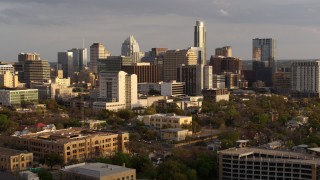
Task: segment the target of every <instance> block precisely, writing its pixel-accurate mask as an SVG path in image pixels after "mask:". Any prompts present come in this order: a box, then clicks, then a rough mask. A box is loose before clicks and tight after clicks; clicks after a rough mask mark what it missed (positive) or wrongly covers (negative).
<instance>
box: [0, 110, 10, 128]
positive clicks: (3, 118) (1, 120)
mask: <svg viewBox="0 0 320 180" xmlns="http://www.w3.org/2000/svg"><path fill="white" fill-rule="evenodd" d="M8 125H9V119H8V116H7V115H4V114H0V130H6V129H7V128H8Z"/></svg>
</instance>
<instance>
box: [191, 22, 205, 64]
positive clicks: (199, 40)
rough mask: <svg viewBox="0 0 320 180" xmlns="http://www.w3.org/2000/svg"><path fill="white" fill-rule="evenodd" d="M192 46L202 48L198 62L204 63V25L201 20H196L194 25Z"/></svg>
mask: <svg viewBox="0 0 320 180" xmlns="http://www.w3.org/2000/svg"><path fill="white" fill-rule="evenodd" d="M194 46H195V47H199V48H202V53H201V61H200V62H199V61H198V64H206V27H205V25H204V22H203V21H197V22H196V26H194Z"/></svg>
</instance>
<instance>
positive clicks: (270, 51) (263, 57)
mask: <svg viewBox="0 0 320 180" xmlns="http://www.w3.org/2000/svg"><path fill="white" fill-rule="evenodd" d="M275 56H276V40H275V39H272V38H266V39H259V38H255V39H253V40H252V59H253V60H254V61H261V62H263V63H264V64H265V67H272V66H273V65H274V60H275Z"/></svg>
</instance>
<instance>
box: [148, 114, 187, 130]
mask: <svg viewBox="0 0 320 180" xmlns="http://www.w3.org/2000/svg"><path fill="white" fill-rule="evenodd" d="M142 121H143V123H144V124H145V125H149V126H153V127H156V128H159V129H162V128H164V127H165V126H167V127H172V128H181V127H182V126H183V125H191V124H192V116H177V115H175V114H174V113H169V114H154V115H145V116H143V118H142Z"/></svg>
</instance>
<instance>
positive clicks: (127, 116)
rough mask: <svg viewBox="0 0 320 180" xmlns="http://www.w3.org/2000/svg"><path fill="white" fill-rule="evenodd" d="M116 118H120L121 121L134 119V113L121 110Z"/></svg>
mask: <svg viewBox="0 0 320 180" xmlns="http://www.w3.org/2000/svg"><path fill="white" fill-rule="evenodd" d="M117 116H118V117H120V118H121V119H125V120H128V119H131V118H133V117H134V113H133V112H132V111H131V110H128V109H122V110H120V111H118V112H117Z"/></svg>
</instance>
